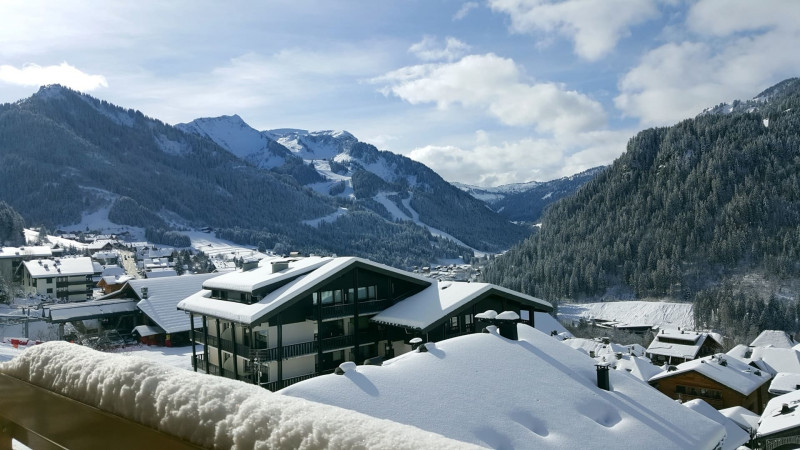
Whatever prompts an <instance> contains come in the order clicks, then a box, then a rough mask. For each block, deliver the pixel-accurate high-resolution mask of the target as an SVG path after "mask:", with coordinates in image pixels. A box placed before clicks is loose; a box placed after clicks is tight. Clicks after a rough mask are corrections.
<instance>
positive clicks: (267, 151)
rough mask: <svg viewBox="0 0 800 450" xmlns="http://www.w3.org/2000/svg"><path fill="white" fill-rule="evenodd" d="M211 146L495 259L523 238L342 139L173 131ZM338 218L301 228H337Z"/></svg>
mask: <svg viewBox="0 0 800 450" xmlns="http://www.w3.org/2000/svg"><path fill="white" fill-rule="evenodd" d="M177 127H178V128H180V129H181V130H184V131H186V132H190V133H194V134H198V135H201V136H203V137H206V138H209V139H211V140H212V141H214V142H216V143H217V144H218V145H220V146H221V147H223V148H225V149H227V150H228V151H229V152H231V153H232V154H234V155H236V156H238V157H240V158H243V159H245V160H247V161H249V162H251V163H253V164H255V165H257V166H258V167H261V168H264V169H270V170H271V171H274V172H277V173H282V174H286V175H289V176H291V177H292V178H294V179H295V181H297V182H298V183H299V184H301V185H304V186H308V187H309V188H311V189H313V190H314V191H315V192H317V193H319V194H321V195H324V196H330V197H338V198H339V199H340V201H345V202H353V203H355V204H356V205H358V206H359V207H361V208H365V209H368V210H371V211H373V212H375V213H377V214H379V215H380V216H382V217H383V218H384V219H386V220H387V221H391V222H394V221H397V220H401V221H411V222H414V223H416V224H417V225H420V226H423V227H425V228H427V229H428V230H429V231H430V232H431V233H433V234H434V235H437V236H442V237H446V238H449V239H451V240H453V241H455V242H457V243H459V244H462V245H465V246H468V247H472V248H474V249H476V250H479V251H499V250H503V249H504V248H505V247H506V246H508V245H510V244H512V243H514V242H516V241H517V240H519V239H521V238H522V237H523V236H524V235H525V234H526V233H527V231H526V230H525V228H522V227H518V226H515V225H513V224H511V223H509V221H508V220H507V219H505V218H503V217H501V216H499V215H497V214H495V213H494V212H492V211H490V210H489V209H487V208H486V207H485V206H484V205H483V204H482V203H481V202H480V201H478V200H476V199H474V198H472V197H470V196H469V195H466V194H465V193H464V192H462V191H460V190H459V189H457V188H455V187H454V186H453V185H451V184H449V183H447V182H446V181H444V180H443V179H442V178H441V177H440V176H439V175H438V174H436V173H435V172H434V171H433V170H431V169H430V168H428V167H427V166H425V165H424V164H422V163H419V162H417V161H413V160H411V159H409V158H406V157H405V156H401V155H397V154H394V153H391V152H387V151H381V150H378V149H377V148H375V147H374V146H372V145H370V144H366V143H364V142H360V141H359V140H358V139H357V138H356V137H355V136H353V135H352V134H351V133H348V132H347V131H331V130H328V131H307V130H300V129H291V128H284V129H273V130H264V131H258V130H256V129H254V128H252V127H250V126H249V125H247V124H246V123H245V122H244V121H243V120H242V119H241V118H239V117H238V116H222V117H216V118H203V119H197V120H194V121H192V122H190V123H188V124H181V125H178V126H177ZM343 214H347V213H343V212H342V211H337V212H336V213H334V214H333V215H331V216H330V217H327V216H326V217H320V218H319V219H315V220H310V221H307V222H306V223H307V224H309V225H312V226H319V224H321V223H325V222H330V221H335V220H338V219H339V218H340V217H342V215H343Z"/></svg>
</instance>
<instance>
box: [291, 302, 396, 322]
mask: <svg viewBox="0 0 800 450" xmlns="http://www.w3.org/2000/svg"><path fill="white" fill-rule="evenodd" d="M390 306H392V302H391V301H390V300H385V299H384V300H370V301H360V302H358V314H359V315H362V314H374V313H378V312H381V311H383V310H384V309H386V308H388V307H390ZM321 314H322V320H329V319H341V318H343V317H353V316H354V315H355V304H354V303H340V304H336V305H330V306H322V311H321ZM306 318H307V319H308V320H317V312H316V310H315V311H313V312H312V313H311V314H309V315H308V316H307V317H306Z"/></svg>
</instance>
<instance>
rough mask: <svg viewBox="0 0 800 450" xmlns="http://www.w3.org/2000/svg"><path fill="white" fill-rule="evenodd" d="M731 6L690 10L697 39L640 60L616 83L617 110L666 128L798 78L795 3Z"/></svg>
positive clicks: (712, 2)
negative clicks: (769, 5) (617, 92)
mask: <svg viewBox="0 0 800 450" xmlns="http://www.w3.org/2000/svg"><path fill="white" fill-rule="evenodd" d="M731 3H732V2H728V1H718V0H707V1H701V2H699V3H697V4H696V5H694V6H693V8H692V9H691V10H690V11H689V14H688V17H687V26H688V28H689V29H690V30H691V31H693V32H694V33H695V34H696V37H697V38H696V39H694V40H686V41H683V42H670V43H667V44H664V45H661V46H660V47H657V48H655V49H653V50H651V51H649V52H648V53H646V54H645V55H644V56H643V57H642V59H641V60H640V62H639V64H638V65H637V66H636V67H634V68H633V69H631V70H630V71H628V72H627V73H626V74H624V75H623V76H622V77H621V79H620V82H619V92H620V93H619V95H618V96H617V97H616V98H615V99H614V103H615V105H616V106H617V108H619V109H620V110H622V111H623V112H624V113H625V114H626V115H628V116H631V117H636V118H638V119H639V120H640V121H641V123H642V124H643V125H668V124H671V123H674V122H676V121H679V120H682V119H685V118H689V117H694V116H695V115H697V114H698V113H699V112H700V111H702V110H703V109H705V108H707V107H710V106H714V105H716V104H719V103H721V102H729V101H731V100H735V99H747V98H751V97H753V96H755V95H756V94H758V93H759V92H760V91H761V90H763V89H765V88H767V87H769V86H771V85H772V84H775V83H777V82H779V81H781V80H783V79H785V78H789V77H792V76H797V74H798V72H800V53H799V52H797V46H798V43H800V22H797V21H796V20H795V19H793V18H796V17H798V14H800V2H774V3H773V4H772V6H774V7H775V8H765V7H764V5H763V4H761V3H759V7H758V8H753V7H751V5H753V4H752V3H750V2H736V3H735V4H731ZM737 5H739V6H741V7H742V8H741V9H739V8H738V6H737ZM750 30H756V31H754V32H750ZM707 36H714V37H726V36H727V37H728V38H727V39H706V38H705V37H707Z"/></svg>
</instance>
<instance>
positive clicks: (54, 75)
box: [0, 62, 108, 92]
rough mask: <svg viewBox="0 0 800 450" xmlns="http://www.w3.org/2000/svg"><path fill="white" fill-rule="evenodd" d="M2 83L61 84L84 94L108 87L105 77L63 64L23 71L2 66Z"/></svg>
mask: <svg viewBox="0 0 800 450" xmlns="http://www.w3.org/2000/svg"><path fill="white" fill-rule="evenodd" d="M0 82H2V83H9V84H14V85H19V86H43V85H47V84H61V85H63V86H67V87H70V88H72V89H76V90H79V91H83V92H88V91H93V90H95V89H97V88H99V87H108V81H106V78H105V77H104V76H103V75H90V74H88V73H85V72H82V71H81V70H79V69H77V68H75V67H74V66H71V65H69V64H67V63H66V62H62V63H61V64H59V65H55V66H39V65H37V64H25V65H23V66H22V68H21V69H18V68H16V67H14V66H10V65H2V66H0Z"/></svg>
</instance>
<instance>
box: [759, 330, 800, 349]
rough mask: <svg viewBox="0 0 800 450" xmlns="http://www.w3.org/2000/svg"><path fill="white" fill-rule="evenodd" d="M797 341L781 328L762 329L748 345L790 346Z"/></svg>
mask: <svg viewBox="0 0 800 450" xmlns="http://www.w3.org/2000/svg"><path fill="white" fill-rule="evenodd" d="M795 345H797V342H795V341H794V339H792V337H791V336H789V333H787V332H785V331H783V330H764V331H762V332H761V334H759V335H758V337H757V338H755V339H754V340H753V342H751V343H750V347H776V348H792V347H793V346H795Z"/></svg>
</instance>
